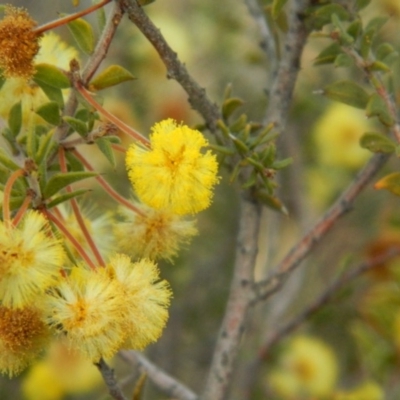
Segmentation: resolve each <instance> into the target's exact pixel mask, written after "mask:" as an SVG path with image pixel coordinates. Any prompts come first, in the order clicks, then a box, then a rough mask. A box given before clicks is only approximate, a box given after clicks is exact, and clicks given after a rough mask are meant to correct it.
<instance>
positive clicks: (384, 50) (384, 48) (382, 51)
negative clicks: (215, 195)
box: [375, 43, 395, 61]
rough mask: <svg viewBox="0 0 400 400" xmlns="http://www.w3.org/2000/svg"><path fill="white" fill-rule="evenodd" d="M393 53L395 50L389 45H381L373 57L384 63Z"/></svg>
mask: <svg viewBox="0 0 400 400" xmlns="http://www.w3.org/2000/svg"><path fill="white" fill-rule="evenodd" d="M394 51H395V49H394V47H393V46H392V45H391V44H390V43H381V44H380V45H379V46H378V47H377V49H376V51H375V57H376V58H377V59H378V60H380V61H384V60H385V58H386V57H387V56H389V55H390V54H392V53H393V52H394Z"/></svg>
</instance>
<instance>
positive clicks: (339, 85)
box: [323, 81, 369, 109]
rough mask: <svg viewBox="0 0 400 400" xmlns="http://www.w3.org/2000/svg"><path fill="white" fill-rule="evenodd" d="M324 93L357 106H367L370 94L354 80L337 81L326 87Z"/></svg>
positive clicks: (331, 97) (333, 98)
mask: <svg viewBox="0 0 400 400" xmlns="http://www.w3.org/2000/svg"><path fill="white" fill-rule="evenodd" d="M323 93H324V95H325V96H326V97H328V98H329V99H331V100H336V101H340V102H341V103H344V104H348V105H349V106H353V107H356V108H362V109H363V108H365V107H366V106H367V103H368V100H369V95H368V93H367V92H366V91H365V90H364V89H363V88H362V87H361V86H360V85H358V84H357V83H355V82H352V81H337V82H334V83H332V84H331V85H328V86H326V87H325V88H324V91H323Z"/></svg>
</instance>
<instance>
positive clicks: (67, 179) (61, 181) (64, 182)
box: [43, 171, 97, 199]
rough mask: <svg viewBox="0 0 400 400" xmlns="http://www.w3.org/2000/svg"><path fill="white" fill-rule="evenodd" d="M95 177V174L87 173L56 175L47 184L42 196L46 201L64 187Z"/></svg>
mask: <svg viewBox="0 0 400 400" xmlns="http://www.w3.org/2000/svg"><path fill="white" fill-rule="evenodd" d="M96 175H97V173H96V172H88V171H82V172H81V171H78V172H67V173H62V172H60V173H56V174H54V175H53V176H52V177H51V178H50V179H49V181H48V182H47V184H46V186H45V188H44V191H43V196H44V198H46V199H48V198H49V197H51V196H53V195H54V194H56V193H57V192H58V191H60V190H61V189H63V188H65V187H66V186H68V185H71V184H72V183H75V182H78V181H81V180H82V179H87V178H92V177H94V176H96Z"/></svg>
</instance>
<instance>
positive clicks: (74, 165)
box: [65, 151, 85, 171]
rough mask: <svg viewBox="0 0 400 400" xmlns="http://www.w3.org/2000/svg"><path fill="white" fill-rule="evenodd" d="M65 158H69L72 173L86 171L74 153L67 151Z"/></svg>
mask: <svg viewBox="0 0 400 400" xmlns="http://www.w3.org/2000/svg"><path fill="white" fill-rule="evenodd" d="M65 157H66V158H67V161H68V165H69V169H70V170H71V171H84V170H85V168H84V166H83V164H82V162H81V161H80V160H78V159H77V158H76V157H75V156H74V153H72V152H70V151H67V152H66V153H65Z"/></svg>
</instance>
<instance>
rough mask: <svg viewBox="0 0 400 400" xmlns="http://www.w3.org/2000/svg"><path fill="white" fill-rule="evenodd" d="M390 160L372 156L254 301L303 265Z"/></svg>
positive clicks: (261, 286) (259, 288) (257, 288)
mask: <svg viewBox="0 0 400 400" xmlns="http://www.w3.org/2000/svg"><path fill="white" fill-rule="evenodd" d="M389 157H390V155H387V154H376V155H374V156H373V157H372V159H371V160H370V161H369V162H368V164H367V165H366V166H365V167H364V168H363V169H362V170H361V171H360V172H359V173H358V175H357V176H356V177H355V179H354V181H353V182H352V183H351V184H350V185H349V187H348V188H347V189H346V190H345V191H344V193H343V194H342V195H341V196H340V197H339V198H338V200H337V201H336V202H335V203H334V204H333V205H332V207H331V208H330V209H329V210H328V211H327V212H326V213H325V215H323V216H322V218H321V219H320V220H319V221H317V223H316V224H315V225H314V226H313V227H312V228H311V229H310V230H309V231H308V232H307V233H306V234H305V235H304V236H303V237H302V238H301V239H300V240H299V241H298V242H297V244H296V245H295V246H294V247H293V248H292V249H291V250H290V251H289V253H288V254H287V255H286V257H284V259H283V260H282V261H281V262H280V263H279V264H278V265H277V266H276V267H275V268H274V271H276V272H275V273H274V274H273V275H272V276H271V277H269V278H267V279H265V280H263V281H260V282H258V283H257V284H256V285H255V293H256V294H255V296H256V298H255V300H254V302H257V301H260V300H265V299H266V298H268V297H269V296H270V295H272V294H273V293H275V292H276V291H277V290H278V289H280V288H281V287H282V285H283V283H284V282H285V280H286V278H287V277H288V276H289V274H290V273H291V272H292V271H293V270H294V269H295V268H297V267H298V266H299V265H300V263H301V262H302V261H303V260H304V258H305V257H306V256H307V255H308V254H309V253H310V251H311V250H312V249H313V248H314V247H315V245H316V244H317V243H318V242H319V241H320V240H321V239H322V238H323V237H324V236H325V235H326V234H327V233H328V232H329V231H330V230H331V229H332V227H333V226H334V225H335V223H336V222H337V221H338V219H339V218H340V217H342V216H343V215H344V214H345V213H346V212H347V211H349V210H350V209H351V207H352V205H353V203H354V201H355V199H356V198H357V196H358V195H359V194H360V192H361V191H362V190H363V189H364V188H365V187H366V186H367V185H368V183H369V182H370V181H371V179H372V178H373V176H374V175H375V174H376V172H377V171H378V170H379V169H380V168H381V167H382V166H383V165H384V164H385V163H386V161H387V160H388V159H389Z"/></svg>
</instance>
